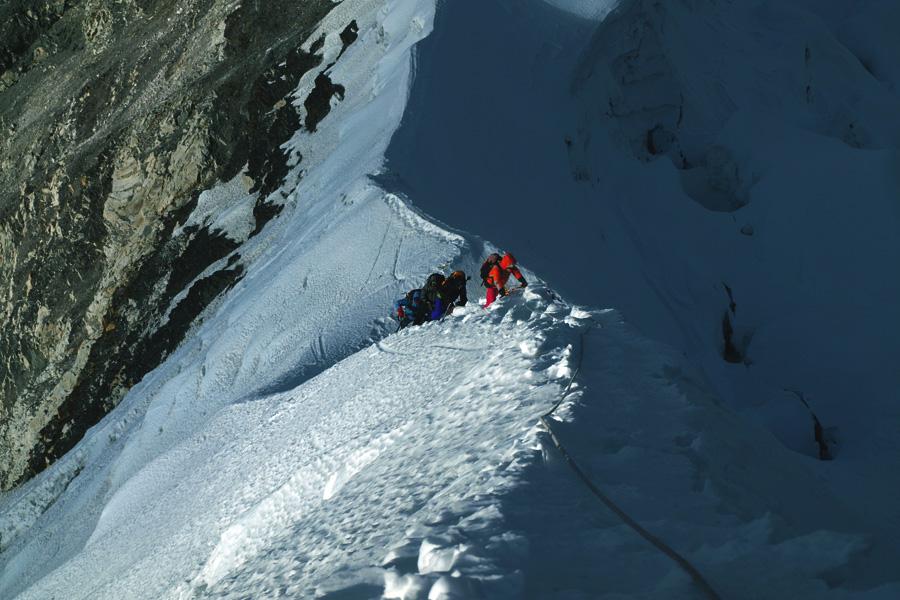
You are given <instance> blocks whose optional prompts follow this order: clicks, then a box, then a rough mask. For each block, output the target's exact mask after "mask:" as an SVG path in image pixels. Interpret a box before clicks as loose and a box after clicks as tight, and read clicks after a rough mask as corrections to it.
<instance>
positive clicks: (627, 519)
mask: <svg viewBox="0 0 900 600" xmlns="http://www.w3.org/2000/svg"><path fill="white" fill-rule="evenodd" d="M593 327H594V326H593V325H591V327H589V328H588V329H587V330H586V331H585V332H584V333H582V334H581V349H580V352H579V355H578V365H577V366H576V367H575V372H574V373H572V378H571V379H570V380H569V383H568V385H566V388H565V389H564V390H563V393H562V395H561V396H560V398H559V400H557V402H556V404H554V405H553V408H551V409H550V410H549V411H547V412H546V413H545V414H543V415H541V423H543V425H544V427H546V428H547V432H548V433H549V434H550V439H551V440H553V445H554V446H556V448H557V450H559V452H560V453H561V454H562V456H563V459H565V461H566V463H567V464H568V465H569V466H570V467H571V468H572V470H573V471H574V472H575V474H576V475H577V476H578V478H579V479H580V480H581V481H582V483H584V484H585V485H586V486H587V488H588V489H589V490H590V491H591V493H593V494H594V495H595V496H596V497H597V498H599V499H600V501H601V502H603V504H604V505H605V506H606V507H607V508H608V509H609V510H611V511H612V512H613V513H615V514H616V515H617V516H618V517H619V518H620V519H622V522H624V523H625V524H626V525H628V526H629V527H630V528H631V529H632V530H634V531H635V532H636V533H637V534H638V535H640V536H641V537H642V538H644V539H645V540H647V541H648V542H650V543H651V544H652V545H653V546H654V547H655V548H656V549H657V550H659V551H660V552H662V553H663V554H665V555H666V556H668V557H669V558H670V559H672V560H673V561H674V562H675V563H676V564H677V565H678V566H679V567H681V568H682V569H683V570H684V571H685V572H686V573H687V574H688V575H690V577H691V579H692V580H693V582H694V584H695V585H696V586H697V587H698V588H700V590H701V591H702V592H703V593H704V594H705V595H706V596H707V597H708V598H711V599H713V600H720V598H721V597H720V596H719V594H718V593H716V591H715V590H714V589H713V588H712V586H710V585H709V582H707V581H706V579H705V578H704V577H703V574H702V573H700V571H699V570H698V569H697V568H696V567H695V566H694V565H692V564H691V562H690V561H689V560H688V559H686V558H685V557H684V556H682V555H681V554H679V553H678V552H677V551H676V550H674V549H673V548H672V547H671V546H669V545H668V544H666V543H665V542H664V541H662V540H661V539H659V538H658V537H656V536H655V535H653V534H652V533H650V532H649V531H647V530H646V529H644V528H643V527H642V526H641V524H640V523H638V522H637V521H635V520H634V519H633V518H632V517H631V516H629V515H628V513H626V512H625V511H624V510H622V509H621V508H620V507H619V506H618V505H617V504H616V503H615V502H613V501H612V499H610V497H609V496H607V495H606V494H604V493H603V492H602V491H601V490H600V488H598V487H597V486H596V485H595V484H594V482H593V481H591V480H590V478H589V477H588V476H587V474H586V473H585V472H584V471H583V470H582V469H581V467H579V466H578V463H576V462H575V459H573V458H572V456H571V455H570V454H569V452H568V450H566V448H565V446H563V444H562V442H561V441H560V439H559V436H557V435H556V432H555V431H554V430H553V427H552V426H551V425H550V420H549V417H550V416H552V415H553V413H554V412H556V409H557V408H559V406H560V405H561V404H562V403H563V400H565V399H566V397H567V396H568V395H569V392H570V391H571V389H572V384H573V383H574V382H575V378H576V377H578V373H579V372H580V371H581V363H582V360H583V359H584V338H585V336H586V335H587V333H588V331H590V330H591V329H592V328H593Z"/></svg>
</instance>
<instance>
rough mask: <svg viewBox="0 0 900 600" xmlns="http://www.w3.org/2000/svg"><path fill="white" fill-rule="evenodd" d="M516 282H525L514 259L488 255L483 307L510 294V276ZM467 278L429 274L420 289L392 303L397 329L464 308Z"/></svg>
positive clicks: (483, 273)
mask: <svg viewBox="0 0 900 600" xmlns="http://www.w3.org/2000/svg"><path fill="white" fill-rule="evenodd" d="M510 276H513V277H515V278H516V280H518V282H519V287H525V286H526V285H528V282H527V281H525V278H524V277H523V276H522V273H521V272H520V271H519V269H518V267H516V259H515V257H514V256H513V255H512V254H510V253H508V252H507V253H506V254H504V255H503V256H502V257H501V256H500V255H499V254H496V253H495V254H491V255H490V256H488V257H487V259H486V260H485V261H484V264H482V265H481V283H482V285H484V287H485V288H487V298H486V299H485V304H484V306H485V307H488V306H490V305H491V303H493V302H494V300H496V299H497V298H498V297H499V296H505V295H507V294H508V293H509V292H508V291H507V289H506V283H507V281H509V277H510ZM468 279H469V278H468V277H466V274H465V273H464V272H463V271H453V272H452V273H451V274H450V275H449V277H444V275H442V274H441V273H432V274H431V275H429V276H428V279H427V280H426V281H425V285H423V286H422V287H421V288H417V289H414V290H410V291H409V292H407V293H406V295H405V296H404V297H403V298H400V299H399V300H397V301H396V302H395V303H394V315H395V317H396V318H397V320H398V321H399V322H400V329H403V328H404V327H406V326H407V325H421V324H422V323H424V322H426V321H437V320H438V319H440V318H442V317H443V316H444V315H447V314H450V313H452V312H453V309H454V307H456V306H465V305H466V303H467V302H468V297H467V295H466V281H468Z"/></svg>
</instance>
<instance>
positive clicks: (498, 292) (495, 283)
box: [484, 252, 528, 307]
mask: <svg viewBox="0 0 900 600" xmlns="http://www.w3.org/2000/svg"><path fill="white" fill-rule="evenodd" d="M510 275H512V276H513V277H515V278H516V279H517V280H518V281H519V287H525V286H526V285H528V282H527V281H525V278H524V277H522V273H521V272H520V271H519V268H518V267H516V257H515V256H513V255H512V254H510V253H509V252H507V253H506V254H505V255H504V256H503V258H501V259H500V263H499V264H495V265H494V266H493V267H492V268H491V270H490V272H489V273H488V276H487V277H486V278H485V280H484V282H485V285H486V286H487V299H486V301H485V303H484V306H485V307H488V306H490V305H491V303H492V302H493V301H494V300H496V299H497V296H505V295H506V294H507V293H508V292H507V291H506V282H507V281H508V280H509V276H510Z"/></svg>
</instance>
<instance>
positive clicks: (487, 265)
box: [481, 252, 500, 287]
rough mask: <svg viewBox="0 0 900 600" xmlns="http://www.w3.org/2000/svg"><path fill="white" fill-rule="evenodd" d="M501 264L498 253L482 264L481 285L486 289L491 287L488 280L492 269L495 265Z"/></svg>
mask: <svg viewBox="0 0 900 600" xmlns="http://www.w3.org/2000/svg"><path fill="white" fill-rule="evenodd" d="M499 264H500V255H499V254H497V253H496V252H495V253H493V254H491V255H489V256H488V257H487V258H486V259H485V260H484V262H483V263H482V264H481V285H483V286H484V287H490V285H489V284H488V281H487V278H488V275H490V274H491V269H493V268H494V265H499Z"/></svg>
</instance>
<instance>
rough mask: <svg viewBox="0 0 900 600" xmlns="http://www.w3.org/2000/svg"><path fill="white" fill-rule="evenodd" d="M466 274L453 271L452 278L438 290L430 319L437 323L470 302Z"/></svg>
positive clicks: (446, 280)
mask: <svg viewBox="0 0 900 600" xmlns="http://www.w3.org/2000/svg"><path fill="white" fill-rule="evenodd" d="M466 281H467V279H466V274H465V273H463V272H462V271H453V272H452V273H451V274H450V277H448V278H447V279H445V280H444V283H443V284H442V285H441V286H440V287H439V288H438V292H437V294H436V297H435V299H434V303H433V305H432V309H431V315H430V319H431V320H432V321H437V320H438V319H440V318H441V317H443V316H444V315H445V314H449V313H451V312H453V309H454V308H455V307H457V306H465V305H466V302H468V301H469V299H468V297H467V296H466Z"/></svg>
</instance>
